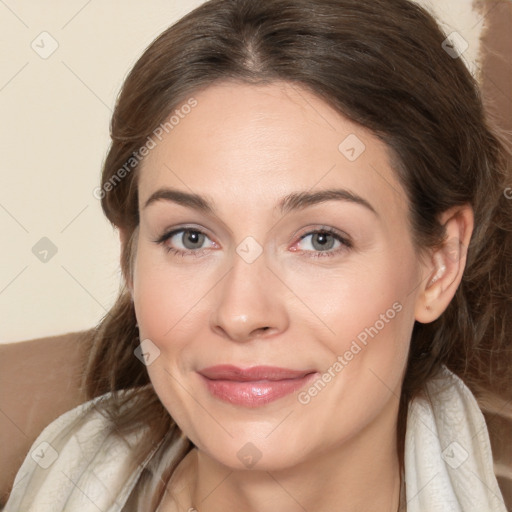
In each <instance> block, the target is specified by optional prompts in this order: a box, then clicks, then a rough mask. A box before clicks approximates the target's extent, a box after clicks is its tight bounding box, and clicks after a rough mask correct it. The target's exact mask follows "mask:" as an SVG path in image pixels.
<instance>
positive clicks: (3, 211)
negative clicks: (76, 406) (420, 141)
mask: <svg viewBox="0 0 512 512" xmlns="http://www.w3.org/2000/svg"><path fill="white" fill-rule="evenodd" d="M201 3H202V0H167V1H165V0H150V1H145V2H143V1H141V0H139V1H137V0H101V1H100V0H89V1H87V0H72V1H70V0H65V1H64V0H61V1H57V0H47V1H46V2H37V1H35V0H32V1H28V2H27V1H20V0H0V62H1V63H2V65H1V66H0V119H1V122H0V130H1V131H0V149H1V158H0V173H1V174H0V233H1V242H0V244H1V245H0V247H1V251H0V343H7V342H14V341H22V340H26V339H30V338H39V337H44V336H48V335H52V334H60V333H65V332H70V331H77V330H82V329H87V328H90V327H92V326H93V325H94V324H96V323H97V322H98V321H99V320H100V318H101V317H102V316H103V315H104V314H105V313H106V311H107V310H108V308H109V307H110V306H111V305H112V304H113V302H114V299H115V296H116V294H117V290H118V286H119V278H120V274H119V265H118V258H119V248H118V246H119V242H118V237H117V233H116V232H115V231H114V230H113V229H112V228H111V226H110V224H109V223H108V222H107V221H106V219H105V218H104V217H103V214H102V212H101V208H100V204H99V201H98V200H97V199H96V198H95V197H94V196H93V190H94V188H95V187H96V186H97V185H98V182H99V177H100V169H101V164H102V161H103V158H104V156H105V153H106V150H107V148H108V144H109V129H108V128H109V119H110V115H111V109H112V107H113V105H114V101H115V97H116V94H117V92H118V90H119V88H120V85H121V83H122V80H123V77H124V76H125V75H126V73H127V72H128V70H129V69H130V67H131V66H132V65H133V64H134V62H135V60H136V59H137V57H138V56H139V55H140V54H141V52H142V51H143V49H144V48H145V47H146V46H147V45H148V44H149V43H150V42H151V41H152V40H153V39H154V38H155V37H156V36H157V35H158V34H159V33H160V32H161V31H162V30H163V29H165V28H166V27H167V26H168V25H170V24H171V23H172V22H173V21H175V20H176V19H178V18H179V17H181V16H182V15H183V14H185V13H186V12H188V11H189V10H191V9H192V8H194V7H196V6H197V5H199V4H201ZM421 3H423V4H428V5H430V7H431V8H432V9H433V10H435V11H437V12H438V13H439V14H440V16H441V18H442V20H443V21H444V24H445V30H446V31H447V33H450V32H452V31H453V30H456V31H457V32H459V33H460V34H461V35H462V36H463V38H464V39H465V40H466V41H467V43H468V44H469V47H468V49H467V51H466V52H465V53H464V57H465V58H467V59H468V62H470V63H471V62H473V61H474V59H475V58H476V57H477V55H478V36H479V34H480V31H481V30H482V27H483V26H484V24H485V21H486V11H485V9H483V10H482V12H480V11H473V10H472V8H471V5H472V0H451V1H450V2H446V1H445V0H430V1H428V2H427V0H422V2H421ZM52 52H53V53H52ZM55 251H56V252H55Z"/></svg>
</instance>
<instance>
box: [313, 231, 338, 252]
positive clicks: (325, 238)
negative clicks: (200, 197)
mask: <svg viewBox="0 0 512 512" xmlns="http://www.w3.org/2000/svg"><path fill="white" fill-rule="evenodd" d="M329 238H330V240H329ZM315 242H316V243H315ZM329 242H330V243H329ZM333 243H334V238H332V237H331V235H329V233H316V234H315V235H314V236H313V247H315V249H322V250H325V249H331V248H332V246H333Z"/></svg>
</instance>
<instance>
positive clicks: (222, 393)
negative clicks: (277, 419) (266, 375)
mask: <svg viewBox="0 0 512 512" xmlns="http://www.w3.org/2000/svg"><path fill="white" fill-rule="evenodd" d="M317 375H318V374H317V373H310V374H308V375H305V376H304V377H301V378H297V379H283V380H256V381H247V382H240V381H233V380H212V379H208V378H206V377H204V376H202V375H200V377H201V378H202V379H203V381H204V382H205V383H206V386H207V388H208V390H209V391H210V393H211V394H212V395H214V396H215V397H217V398H220V399H221V400H223V401H225V402H229V403H231V404H234V405H243V406H245V407H260V406H262V405H265V404H268V403H270V402H273V401H275V400H278V399H279V398H282V397H284V396H286V395H289V394H291V393H293V392H294V391H297V390H298V389H300V388H302V387H304V386H306V385H307V384H308V383H309V382H311V381H312V380H313V379H314V378H315V377H316V376H317Z"/></svg>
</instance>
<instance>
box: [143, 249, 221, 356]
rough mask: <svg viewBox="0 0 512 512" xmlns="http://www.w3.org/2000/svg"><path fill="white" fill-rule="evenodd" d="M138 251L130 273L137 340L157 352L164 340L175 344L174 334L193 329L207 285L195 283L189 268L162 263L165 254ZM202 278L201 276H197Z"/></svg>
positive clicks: (203, 281)
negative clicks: (152, 345)
mask: <svg viewBox="0 0 512 512" xmlns="http://www.w3.org/2000/svg"><path fill="white" fill-rule="evenodd" d="M158 252H159V251H155V250H154V249H153V250H151V251H150V250H148V249H145V248H144V247H142V248H140V251H139V252H138V254H137V260H136V263H135V269H134V302H135V310H136V312H137V321H138V324H139V330H140V335H141V337H142V336H144V337H145V338H149V339H151V340H152V341H153V342H154V343H155V344H156V345H158V346H159V348H160V349H163V348H165V347H164V346H165V344H166V343H165V340H170V339H172V340H173V343H176V342H177V343H179V339H180V336H178V335H177V334H178V333H179V332H183V330H184V329H187V326H190V325H194V324H195V323H196V321H197V316H198V315H200V314H201V299H203V298H204V297H205V296H206V294H207V293H208V290H209V289H210V288H211V284H210V283H209V282H208V281H207V280H205V279H199V276H198V272H197V271H194V269H193V268H192V266H187V265H183V266H182V267H179V268H178V267H177V266H176V265H170V264H169V262H167V261H166V260H165V251H164V250H163V249H162V254H164V256H162V254H158ZM201 275H203V276H204V273H201Z"/></svg>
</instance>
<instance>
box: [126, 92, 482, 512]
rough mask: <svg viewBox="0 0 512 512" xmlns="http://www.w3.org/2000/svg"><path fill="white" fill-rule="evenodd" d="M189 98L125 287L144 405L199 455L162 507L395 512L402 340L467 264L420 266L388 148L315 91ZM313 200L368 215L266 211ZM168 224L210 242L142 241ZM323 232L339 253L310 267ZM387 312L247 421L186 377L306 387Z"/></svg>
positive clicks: (465, 226)
mask: <svg viewBox="0 0 512 512" xmlns="http://www.w3.org/2000/svg"><path fill="white" fill-rule="evenodd" d="M194 97H195V98H196V100H197V102H198V104H197V106H196V107H195V108H194V109H193V110H192V111H191V113H190V114H188V115H187V116H185V117H184V119H182V120H180V122H179V124H178V125H177V126H175V127H174V129H173V130H172V131H169V133H168V134H166V135H165V136H164V138H163V140H162V141H161V142H159V143H158V145H157V146H156V147H155V148H154V149H152V150H151V152H150V153H149V155H148V156H147V157H146V158H145V160H144V162H143V165H142V168H141V169H140V175H139V184H138V186H139V210H140V228H139V233H138V240H137V244H136V251H137V253H136V259H135V264H134V272H133V276H128V279H127V281H128V285H129V288H130V290H131V293H132V295H133V299H134V303H135V310H136V315H137V320H138V325H139V330H140V338H141V340H143V339H150V340H151V342H152V343H153V344H154V345H152V346H155V347H157V348H158V350H159V351H160V353H159V355H158V357H156V359H155V360H154V362H152V363H151V364H150V365H149V366H148V368H147V369H148V372H149V376H150V378H151V381H152V383H153V385H154V388H155V391H156V392H157V394H158V396H159V397H160V399H161V401H162V403H163V404H164V406H165V407H166V409H167V410H168V411H169V413H170V414H171V415H172V417H173V418H174V419H175V421H176V422H177V424H178V425H179V426H180V428H181V429H182V431H183V432H184V434H185V435H186V436H187V437H188V438H189V439H191V440H192V442H193V443H194V444H195V445H196V447H197V448H195V449H193V450H192V452H190V454H189V455H188V456H187V457H186V458H185V459H184V460H183V461H182V463H181V464H180V466H179V467H178V470H177V471H176V472H175V474H174V475H173V478H172V480H171V482H169V484H168V490H169V492H168V493H167V494H166V496H165V499H164V503H163V504H162V510H165V511H171V510H189V509H190V508H192V507H193V508H195V509H197V510H199V511H200V512H214V511H225V510H246V511H258V512H262V511H273V512H275V511H281V510H282V511H284V510H286V511H299V510H300V511H302V510H310V511H312V510H315V511H327V510H329V511H331V510H343V511H346V512H355V511H356V510H386V511H387V510H389V511H394V510H396V509H397V506H398V491H399V471H398V458H397V454H396V441H395V437H396V423H397V413H398V397H399V396H400V389H401V383H402V379H403V374H404V370H405V364H406V358H407V354H408V350H409V342H410V337H411V332H412V328H413V325H414V321H415V320H418V321H421V322H430V321H433V320H435V319H436V318H437V317H438V316H439V315H440V314H441V313H442V312H443V311H444V309H445V308H446V307H447V305H448V303H449V302H450V300H451V298H452V297H453V295H454V293H455V291H456V289H457V286H458V284H459V283H460V279H461V277H462V271H463V268H464V264H465V254H464V253H463V252H461V253H460V254H459V256H457V257H453V253H450V251H451V250H452V248H451V247H442V248H440V249H438V250H437V251H435V252H433V251H427V252H426V254H425V255H424V256H422V257H420V256H419V253H418V250H417V249H416V248H415V247H414V246H413V243H412V238H411V232H410V228H409V223H408V207H407V201H406V196H405V192H404V191H403V189H402V188H401V186H400V184H399V183H398V181H397V179H396V177H395V175H394V172H393V170H392V168H391V166H390V163H389V154H388V150H387V148H386V146H385V145H384V144H383V143H382V142H381V141H380V140H379V139H377V138H376V137H375V136H374V135H372V133H370V132H369V131H367V130H365V129H364V128H362V127H360V126H358V125H356V124H354V123H352V122H351V121H349V120H348V119H346V118H345V117H343V116H342V115H340V114H339V113H338V112H336V111H335V110H333V109H332V108H331V107H330V106H329V105H328V104H327V103H325V102H324V101H323V100H321V99H320V98H318V97H316V96H315V95H313V94H311V93H309V92H307V91H306V90H304V89H301V88H299V87H298V86H296V85H293V86H292V85H289V84H286V83H273V84H271V85H265V86H261V85H260V86H255V85H247V84H240V83H234V82H223V83H217V84H215V85H212V86H209V87H208V88H206V89H204V90H202V91H200V92H198V93H197V94H195V95H194ZM350 134H355V135H356V136H357V137H358V138H359V139H360V140H361V141H363V143H364V145H365V150H364V152H363V153H362V154H361V155H360V156H359V157H358V158H357V159H356V160H354V161H350V160H349V159H347V158H346V156H345V155H344V153H343V152H342V151H340V150H339V149H338V147H339V145H340V143H342V141H344V140H345V139H346V137H347V136H348V135H350ZM161 187H172V188H175V189H178V190H181V191H184V192H189V193H196V194H200V195H201V196H204V197H207V198H208V199H209V200H210V201H211V202H212V203H213V205H214V207H215V210H214V212H213V213H212V214H206V213H203V212H200V211H197V210H195V209H193V208H190V207H188V206H184V205H181V204H177V203H175V202H172V201H167V200H159V201H155V202H153V203H152V204H150V205H149V206H147V207H145V203H146V201H147V200H148V198H149V197H150V196H151V195H152V194H153V193H154V192H155V191H156V190H158V189H160V188H161ZM328 188H344V189H348V190H350V191H351V192H353V193H355V194H357V195H359V196H361V197H362V198H364V199H365V200H366V201H368V202H369V203H370V204H371V205H372V207H373V208H374V210H375V213H374V212H372V211H371V210H370V209H368V208H366V207H364V206H362V205H360V204H356V203H354V202H349V201H334V200H330V201H325V202H322V203H319V204H315V205H313V206H309V207H307V208H304V209H301V210H297V211H291V212H288V213H286V214H284V215H283V214H282V213H280V212H279V210H278V208H277V207H276V205H278V203H279V201H280V200H281V199H282V198H283V197H285V196H287V195H288V194H291V193H293V192H301V191H309V192H316V191H320V190H324V189H328ZM440 220H441V222H443V224H445V227H446V231H447V235H448V238H450V239H452V240H453V239H459V240H460V241H461V242H462V246H467V245H468V243H469V237H470V235H471V231H472V228H473V216H472V212H471V209H470V208H469V207H461V208H457V209H453V210H450V211H448V212H446V213H445V215H443V217H442V218H441V219H440ZM182 226H185V227H187V228H189V229H196V230H199V231H202V232H204V233H205V234H206V235H207V237H206V238H205V239H204V242H203V245H202V246H201V249H199V250H198V249H188V247H190V245H188V246H185V245H183V244H184V243H187V240H186V239H185V242H184V240H183V237H182V236H181V235H182V233H181V234H178V235H175V236H174V237H173V238H172V239H169V240H167V241H166V242H165V243H164V244H157V243H155V240H156V239H158V238H159V237H160V236H161V235H162V234H163V233H165V232H167V231H169V230H171V228H173V229H178V228H180V227H182ZM325 227H329V228H333V229H335V230H337V231H339V232H340V233H341V234H342V235H343V236H344V237H345V238H348V239H349V240H350V241H351V242H352V247H350V248H349V247H345V246H343V245H342V244H341V243H340V242H338V241H336V240H335V239H329V240H330V242H331V243H332V244H334V245H332V246H328V250H327V252H329V251H330V252H331V256H325V252H324V251H322V248H321V247H320V248H318V244H316V245H315V244H314V240H313V239H314V238H315V236H314V235H312V234H311V233H314V232H315V231H319V230H321V229H322V228H325ZM308 233H309V236H306V237H305V238H303V239H302V240H301V236H303V235H307V234H308ZM185 235H186V233H185ZM248 236H251V237H253V238H254V239H255V240H256V241H257V243H258V244H259V246H260V247H261V249H262V250H263V252H262V254H261V255H260V256H259V257H258V258H257V259H256V260H255V261H253V262H252V263H248V262H247V261H245V260H244V259H243V258H242V257H241V256H240V255H239V254H238V253H237V252H236V249H237V247H238V246H239V244H240V243H241V242H242V241H243V240H244V239H245V238H246V237H248ZM185 238H186V237H185ZM121 240H122V243H126V242H127V234H126V233H124V232H123V231H121ZM166 246H167V247H173V248H176V249H178V250H179V249H181V250H185V251H186V250H187V249H188V253H187V255H185V256H182V255H175V254H173V253H168V252H167V251H166ZM330 247H332V248H330ZM338 249H340V250H338ZM337 250H338V252H336V251H337ZM193 251H196V252H195V253H193ZM198 251H199V252H200V253H201V254H200V255H199V256H197V255H194V254H197V253H198ZM319 253H322V254H320V257H314V255H315V254H316V255H318V254H319ZM443 267H444V269H443ZM439 269H441V270H439ZM436 274H437V279H434V282H432V278H433V277H434V276H436ZM397 303H398V304H399V305H400V306H401V309H400V312H398V313H397V314H396V315H395V316H394V318H393V319H391V320H389V319H388V322H385V323H384V327H383V328H382V329H380V330H379V331H378V334H376V335H375V336H374V337H373V338H369V339H368V342H367V345H366V346H362V349H361V350H360V351H359V352H358V353H357V354H356V355H354V357H353V358H352V359H351V360H350V361H348V363H347V364H346V366H344V367H343V369H342V371H340V372H338V373H336V376H335V377H334V378H332V379H331V381H330V382H329V383H328V384H327V385H326V386H325V387H324V388H323V389H322V390H321V391H320V392H319V393H318V394H317V395H316V396H314V397H311V400H310V401H309V403H307V404H304V403H300V402H299V400H298V392H295V393H292V394H291V395H288V396H285V397H283V398H280V399H279V400H276V401H274V402H271V403H269V404H266V405H264V406H261V407H257V408H254V409H250V408H247V407H243V406H240V405H233V404H229V403H226V402H223V401H221V400H219V399H218V398H216V397H214V396H212V395H211V394H210V393H209V392H208V390H207V388H206V387H205V386H204V384H203V382H202V381H201V379H200V377H199V376H198V374H197V370H199V369H201V368H204V367H207V366H212V365H216V364H223V363H229V364H234V365H237V366H240V367H244V368H245V367H250V366H255V365H271V366H279V367H285V368H292V369H310V368H313V369H315V370H317V371H318V374H319V376H321V375H322V374H323V373H324V372H326V371H327V370H328V368H332V366H333V364H334V363H335V362H336V360H337V356H339V355H343V354H345V353H346V351H347V350H349V349H350V347H351V343H352V342H353V340H355V339H356V338H357V336H358V334H360V333H361V332H362V331H364V329H365V328H366V327H370V326H374V325H376V321H377V320H379V318H382V317H381V315H382V314H386V311H388V310H389V309H390V308H392V306H393V304H395V305H396V304H397ZM265 328H266V329H265ZM360 345H361V344H360ZM249 442H250V443H252V444H253V445H254V446H255V447H256V448H257V450H258V453H259V454H261V458H260V459H259V460H258V462H257V463H256V464H255V465H254V466H253V467H252V468H250V469H249V468H247V467H246V466H244V464H243V463H242V462H241V460H240V459H239V458H238V456H237V453H238V452H239V450H240V449H242V447H244V446H245V445H246V444H247V443H249ZM246 449H247V448H246ZM251 450H254V449H252V448H251Z"/></svg>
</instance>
